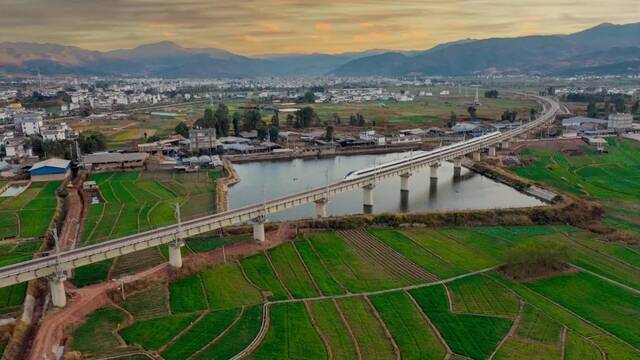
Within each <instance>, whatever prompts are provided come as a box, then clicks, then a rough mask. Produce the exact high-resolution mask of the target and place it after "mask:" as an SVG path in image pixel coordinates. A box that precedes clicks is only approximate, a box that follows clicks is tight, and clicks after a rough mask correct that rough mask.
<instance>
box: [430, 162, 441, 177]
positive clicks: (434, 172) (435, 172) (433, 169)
mask: <svg viewBox="0 0 640 360" xmlns="http://www.w3.org/2000/svg"><path fill="white" fill-rule="evenodd" d="M439 167H440V164H438V163H436V164H433V165H431V166H429V170H430V171H429V174H430V177H431V178H432V179H437V178H438V168H439Z"/></svg>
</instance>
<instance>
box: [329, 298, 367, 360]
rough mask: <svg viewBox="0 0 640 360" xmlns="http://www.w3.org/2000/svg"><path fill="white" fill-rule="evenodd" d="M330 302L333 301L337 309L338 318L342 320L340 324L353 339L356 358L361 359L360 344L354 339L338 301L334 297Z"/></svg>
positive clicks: (354, 336)
mask: <svg viewBox="0 0 640 360" xmlns="http://www.w3.org/2000/svg"><path fill="white" fill-rule="evenodd" d="M331 303H333V306H335V308H336V310H337V311H338V315H339V316H340V320H342V324H343V325H344V326H345V328H346V329H347V332H348V333H349V336H350V337H351V341H353V346H354V348H355V350H356V355H358V360H362V352H361V351H360V344H359V343H358V339H356V335H355V334H354V333H353V329H351V325H349V322H348V321H347V318H346V317H345V316H344V313H343V312H342V309H341V308H340V305H339V304H338V301H337V300H336V299H331Z"/></svg>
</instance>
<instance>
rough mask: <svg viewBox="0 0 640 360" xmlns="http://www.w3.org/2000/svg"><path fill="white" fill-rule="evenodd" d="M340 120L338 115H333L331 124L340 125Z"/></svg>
mask: <svg viewBox="0 0 640 360" xmlns="http://www.w3.org/2000/svg"><path fill="white" fill-rule="evenodd" d="M341 122H342V120H341V119H340V115H338V113H333V123H334V124H336V125H340V123H341Z"/></svg>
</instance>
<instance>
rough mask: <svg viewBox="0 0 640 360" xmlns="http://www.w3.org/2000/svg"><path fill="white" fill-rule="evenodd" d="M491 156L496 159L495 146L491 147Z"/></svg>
mask: <svg viewBox="0 0 640 360" xmlns="http://www.w3.org/2000/svg"><path fill="white" fill-rule="evenodd" d="M489 156H490V157H496V147H495V146H489Z"/></svg>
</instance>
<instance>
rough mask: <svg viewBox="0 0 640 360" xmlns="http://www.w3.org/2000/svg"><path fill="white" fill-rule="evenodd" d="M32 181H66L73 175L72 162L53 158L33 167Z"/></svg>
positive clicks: (31, 171)
mask: <svg viewBox="0 0 640 360" xmlns="http://www.w3.org/2000/svg"><path fill="white" fill-rule="evenodd" d="M29 172H30V173H31V181H54V180H64V179H66V178H67V177H69V175H70V174H71V161H69V160H63V159H57V158H51V159H48V160H45V161H40V162H37V163H35V164H33V166H32V167H31V169H30V170H29Z"/></svg>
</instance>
